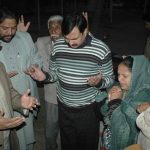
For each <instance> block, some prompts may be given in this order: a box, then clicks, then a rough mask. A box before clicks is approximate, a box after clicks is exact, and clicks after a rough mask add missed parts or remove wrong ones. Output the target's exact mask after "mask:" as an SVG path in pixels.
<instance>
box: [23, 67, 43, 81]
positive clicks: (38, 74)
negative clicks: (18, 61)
mask: <svg viewBox="0 0 150 150" xmlns="http://www.w3.org/2000/svg"><path fill="white" fill-rule="evenodd" d="M25 73H26V74H28V75H30V76H31V77H32V78H33V79H35V80H37V81H43V80H45V79H46V76H45V74H44V73H43V72H42V70H41V69H40V68H39V67H38V66H37V65H32V66H30V67H29V68H28V69H27V70H26V71H25Z"/></svg>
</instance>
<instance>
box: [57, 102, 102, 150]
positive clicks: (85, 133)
mask: <svg viewBox="0 0 150 150" xmlns="http://www.w3.org/2000/svg"><path fill="white" fill-rule="evenodd" d="M95 105H96V103H93V104H90V105H88V106H85V107H80V108H73V107H67V106H66V105H64V104H62V103H61V102H58V113H59V124H60V136H61V147H62V150H98V142H99V119H98V118H97V116H96V115H95V111H94V109H95Z"/></svg>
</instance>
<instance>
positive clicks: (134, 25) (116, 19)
mask: <svg viewBox="0 0 150 150" xmlns="http://www.w3.org/2000/svg"><path fill="white" fill-rule="evenodd" d="M112 1H113V2H112ZM117 2H118V3H119V2H120V3H121V4H123V5H122V6H115V4H117ZM0 5H1V6H7V7H9V8H10V9H12V10H14V11H15V12H16V13H17V14H18V16H20V15H21V14H23V15H24V18H25V21H26V22H27V21H31V26H30V29H29V33H31V36H32V37H33V40H34V41H36V39H37V37H39V36H43V35H48V31H47V20H48V18H49V17H50V16H51V15H53V14H60V15H65V14H66V13H68V12H72V11H80V12H82V11H87V12H88V16H89V27H90V31H91V33H92V34H93V35H94V36H96V37H97V38H99V39H101V40H103V41H104V42H105V43H106V44H107V45H108V46H109V47H110V49H111V50H112V52H113V53H117V54H121V55H122V54H142V53H143V49H144V45H145V40H146V36H147V35H146V31H145V29H144V25H143V20H142V16H143V15H144V14H145V13H148V12H149V10H150V0H0Z"/></svg>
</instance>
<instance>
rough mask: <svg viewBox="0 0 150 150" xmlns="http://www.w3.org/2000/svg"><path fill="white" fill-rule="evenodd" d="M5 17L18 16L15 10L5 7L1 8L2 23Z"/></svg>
mask: <svg viewBox="0 0 150 150" xmlns="http://www.w3.org/2000/svg"><path fill="white" fill-rule="evenodd" d="M5 19H15V20H17V17H16V15H15V13H14V12H12V11H11V10H9V9H7V8H5V7H3V8H0V23H2V22H3V21H4V20H5Z"/></svg>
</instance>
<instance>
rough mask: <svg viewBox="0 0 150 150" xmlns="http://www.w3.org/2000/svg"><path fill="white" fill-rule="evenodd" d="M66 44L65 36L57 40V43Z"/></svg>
mask: <svg viewBox="0 0 150 150" xmlns="http://www.w3.org/2000/svg"><path fill="white" fill-rule="evenodd" d="M64 44H66V42H65V39H64V38H63V37H61V38H59V39H57V40H56V41H55V45H64Z"/></svg>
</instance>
